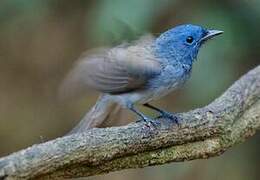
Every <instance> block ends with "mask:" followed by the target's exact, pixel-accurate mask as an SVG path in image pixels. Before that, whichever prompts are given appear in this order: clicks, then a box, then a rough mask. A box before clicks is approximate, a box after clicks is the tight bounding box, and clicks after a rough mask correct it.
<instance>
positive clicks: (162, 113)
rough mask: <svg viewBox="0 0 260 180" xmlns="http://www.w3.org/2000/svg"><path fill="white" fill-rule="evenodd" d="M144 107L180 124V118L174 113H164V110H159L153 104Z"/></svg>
mask: <svg viewBox="0 0 260 180" xmlns="http://www.w3.org/2000/svg"><path fill="white" fill-rule="evenodd" d="M144 106H145V107H148V108H150V109H153V110H155V111H157V112H159V113H160V114H161V117H166V118H169V119H171V120H174V121H175V122H176V124H179V122H178V117H177V116H176V115H175V114H174V113H170V112H167V111H164V110H162V109H159V108H157V107H155V106H153V105H151V104H148V103H146V104H144Z"/></svg>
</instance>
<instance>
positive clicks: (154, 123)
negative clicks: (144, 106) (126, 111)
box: [136, 116, 160, 129]
mask: <svg viewBox="0 0 260 180" xmlns="http://www.w3.org/2000/svg"><path fill="white" fill-rule="evenodd" d="M143 121H144V122H145V123H146V124H145V125H146V126H147V127H149V128H151V129H156V127H158V126H160V122H159V121H157V120H155V119H152V118H149V117H146V116H143V117H142V118H141V119H139V120H137V121H136V122H143Z"/></svg>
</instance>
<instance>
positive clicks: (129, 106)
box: [128, 103, 158, 126]
mask: <svg viewBox="0 0 260 180" xmlns="http://www.w3.org/2000/svg"><path fill="white" fill-rule="evenodd" d="M128 108H129V109H130V110H131V111H133V112H134V113H135V114H137V115H138V116H140V117H141V118H142V120H143V121H145V122H146V123H148V124H151V125H153V126H156V125H157V124H158V122H156V121H154V120H153V119H152V118H150V117H147V116H146V115H144V114H143V113H141V112H140V111H139V110H137V109H136V108H135V107H134V105H133V104H132V103H131V104H129V105H128ZM137 122H138V121H137Z"/></svg>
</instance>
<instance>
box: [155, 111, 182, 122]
mask: <svg viewBox="0 0 260 180" xmlns="http://www.w3.org/2000/svg"><path fill="white" fill-rule="evenodd" d="M159 117H163V118H168V119H170V120H172V121H174V122H175V123H176V124H177V125H179V118H178V116H177V115H176V114H174V113H170V112H167V111H163V112H161V115H160V116H159Z"/></svg>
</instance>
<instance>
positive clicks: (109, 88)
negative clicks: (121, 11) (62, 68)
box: [62, 38, 161, 94]
mask: <svg viewBox="0 0 260 180" xmlns="http://www.w3.org/2000/svg"><path fill="white" fill-rule="evenodd" d="M146 41H147V42H148V40H147V38H146V39H145V41H140V42H139V44H142V46H138V45H136V44H135V45H134V46H129V47H124V48H122V47H120V46H118V47H115V48H112V49H100V50H95V51H91V53H90V54H88V53H87V54H86V53H85V54H84V56H82V58H81V61H79V62H78V63H77V64H76V66H75V67H74V69H73V70H72V71H71V73H69V75H68V77H67V78H66V79H65V83H64V85H63V86H62V88H65V91H76V92H78V91H79V89H77V88H81V89H82V88H83V89H84V88H85V89H86V88H88V87H90V88H93V89H96V90H99V91H101V92H106V93H112V94H113V93H124V92H128V91H131V90H134V89H139V88H143V87H144V86H145V84H146V83H147V82H148V80H149V79H150V78H152V77H153V76H154V75H156V74H159V73H160V72H161V66H160V64H159V62H158V61H156V59H155V58H154V57H153V55H152V52H151V51H150V50H149V49H148V48H143V45H144V42H145V43H147V42H146ZM149 42H150V41H149ZM66 88H67V89H66Z"/></svg>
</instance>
